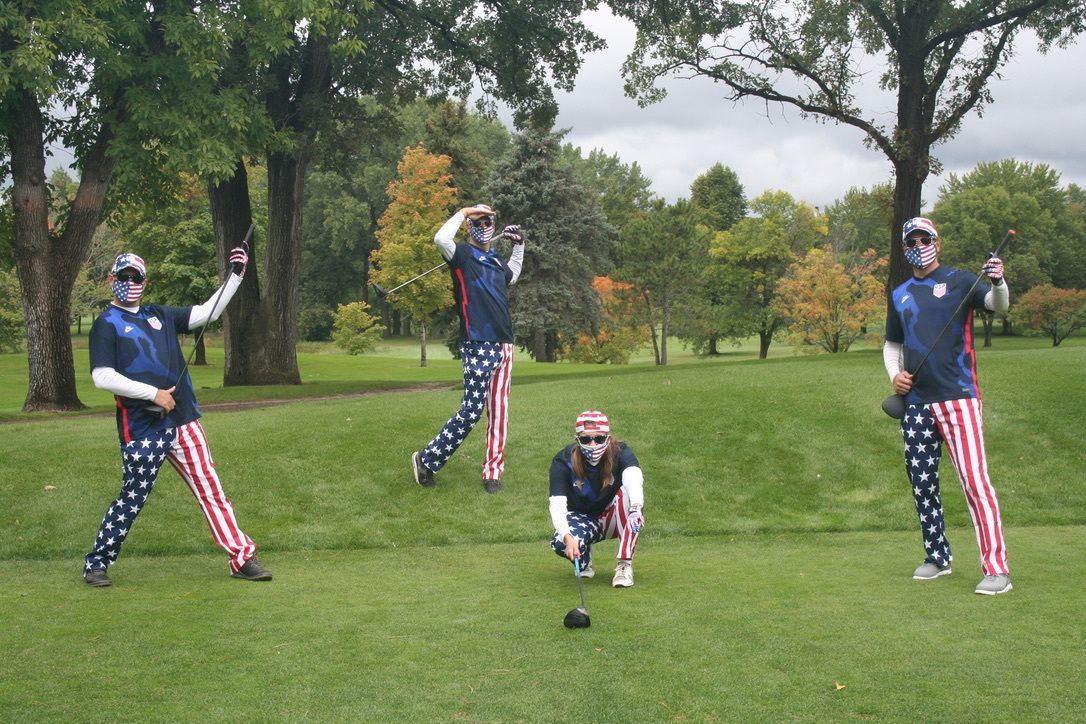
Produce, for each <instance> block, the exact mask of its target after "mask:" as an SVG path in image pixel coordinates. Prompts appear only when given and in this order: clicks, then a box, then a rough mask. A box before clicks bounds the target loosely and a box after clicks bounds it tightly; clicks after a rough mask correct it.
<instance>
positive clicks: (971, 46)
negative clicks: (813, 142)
mask: <svg viewBox="0 0 1086 724" xmlns="http://www.w3.org/2000/svg"><path fill="white" fill-rule="evenodd" d="M609 4H610V6H611V7H612V8H613V9H614V11H615V12H616V13H617V14H619V15H621V16H623V17H627V18H629V19H631V20H633V21H634V23H635V24H636V25H637V31H638V36H637V42H636V44H635V46H634V50H633V52H632V53H631V55H630V57H629V58H628V59H627V61H626V65H625V67H624V71H625V76H626V92H627V94H628V95H631V96H634V97H636V98H638V100H639V102H641V103H642V104H646V103H651V102H654V101H658V100H660V99H661V98H663V97H664V95H665V91H664V90H662V89H660V88H658V87H656V85H655V83H656V81H657V80H659V79H660V78H662V77H665V76H676V77H684V78H686V77H696V76H703V77H706V78H709V79H711V80H713V81H714V82H718V83H721V84H723V85H724V86H726V87H727V88H728V89H729V91H730V96H729V99H730V100H733V101H737V100H742V99H744V98H758V99H763V100H764V101H766V102H772V103H781V104H786V105H791V106H794V107H795V108H797V109H799V111H800V112H801V113H802V114H803V115H804V116H815V117H818V118H822V119H832V120H835V121H837V122H839V123H844V124H847V125H851V126H854V127H855V128H857V129H859V130H860V131H861V132H862V133H863V134H864V140H865V142H866V143H867V144H869V145H872V146H874V147H876V148H878V149H879V150H880V151H882V153H883V154H884V155H885V156H886V158H887V159H888V160H889V161H890V163H891V165H892V166H893V168H894V216H893V224H892V228H893V229H895V230H896V229H900V228H901V226H902V224H903V223H904V222H905V220H906V219H908V218H909V217H912V216H917V215H918V214H919V212H920V208H921V192H922V190H923V186H924V181H925V180H926V179H927V177H928V175H929V174H930V173H931V172H932V171H933V170H936V169H937V168H938V162H937V161H936V160H935V159H933V158H932V156H931V149H932V147H933V146H935V145H937V144H939V143H941V142H943V141H946V140H947V139H949V138H951V137H952V136H953V135H954V134H955V133H956V132H957V131H958V129H959V127H960V125H961V122H962V119H963V118H964V117H965V116H966V115H967V114H968V113H970V112H972V111H977V112H978V113H979V112H981V111H982V109H983V108H984V106H985V105H986V104H987V103H989V102H990V101H991V92H990V91H989V90H988V87H987V86H988V81H989V80H990V79H991V77H992V76H993V75H995V74H997V73H998V71H999V68H1000V67H1001V66H1002V65H1003V64H1005V63H1006V62H1007V60H1008V59H1009V58H1010V56H1011V48H1012V44H1013V41H1014V40H1015V38H1016V37H1017V36H1018V34H1019V33H1020V32H1022V31H1023V30H1027V29H1028V30H1032V31H1033V32H1035V33H1036V35H1037V37H1038V38H1039V44H1040V49H1041V50H1042V51H1047V50H1048V49H1050V48H1051V47H1052V45H1053V44H1061V45H1063V44H1068V43H1070V42H1071V40H1072V39H1073V38H1074V37H1075V36H1076V35H1077V34H1078V33H1080V32H1082V30H1083V27H1084V22H1086V21H1084V18H1086V13H1084V12H1083V3H1082V0H998V1H996V2H992V1H990V0H963V1H962V2H946V1H945V0H935V1H933V0H896V1H895V2H894V3H890V2H888V1H887V0H860V1H859V2H855V1H853V0H827V1H826V2H819V3H799V4H797V3H794V2H790V1H789V0H766V2H761V3H743V4H736V3H719V4H718V3H704V2H679V0H611V2H610V3H609ZM871 56H875V57H876V59H877V60H881V62H882V63H883V66H884V70H883V72H882V74H881V76H880V77H879V85H880V86H881V87H882V88H883V89H885V90H887V91H892V92H893V93H894V96H895V97H894V99H893V101H892V102H893V104H894V106H895V107H896V110H895V111H892V118H893V120H892V122H890V123H885V122H883V120H882V119H883V118H884V117H885V116H886V115H887V114H886V110H887V109H886V108H883V107H875V106H872V107H871V108H870V109H865V108H862V107H861V106H860V105H859V100H860V99H861V98H867V97H869V94H868V93H866V92H860V91H861V90H866V89H861V88H860V85H861V83H862V82H863V81H864V79H865V78H866V77H869V73H868V69H869V68H870V67H871V65H872V57H871ZM887 100H888V101H889V100H890V99H887ZM887 105H889V103H887ZM887 241H888V242H889V249H890V281H889V285H888V289H893V288H894V287H895V286H897V284H899V283H900V282H901V281H904V279H906V278H907V277H908V275H909V271H908V268H907V266H906V264H905V260H904V256H903V254H902V250H901V244H900V243H899V238H898V235H897V234H895V233H893V232H891V234H890V235H889V239H887Z"/></svg>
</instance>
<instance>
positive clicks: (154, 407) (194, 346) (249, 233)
mask: <svg viewBox="0 0 1086 724" xmlns="http://www.w3.org/2000/svg"><path fill="white" fill-rule="evenodd" d="M255 228H256V225H255V224H249V230H248V231H246V232H245V238H244V239H242V241H241V244H242V246H245V247H246V248H248V246H249V240H250V239H252V238H253V230H254V229H255ZM226 278H227V280H229V279H230V274H229V273H227V276H226ZM224 291H226V282H223V285H222V286H221V287H219V293H218V294H216V295H215V301H214V302H212V303H211V313H210V314H208V315H207V322H206V323H205V324H204V325H203V326H201V327H200V332H199V334H197V335H196V340H195V341H194V342H193V343H192V351H191V352H189V356H188V357H186V358H185V363H184V364H183V365H181V371H180V372H178V373H177V379H176V380H174V381H173V386H174V387H175V388H176V387H177V385H179V384H180V383H181V378H182V377H184V376H185V372H187V371H188V368H189V364H191V362H192V358H193V356H194V355H195V354H196V349H197V348H198V347H199V346H200V340H202V339H203V338H204V332H206V331H207V328H208V327H209V326H211V322H212V320H214V319H215V309H216V308H217V307H218V306H219V300H220V299H222V293H223V292H224ZM148 409H149V410H151V411H154V412H159V413H160V414H164V413H165V412H166V411H165V410H164V409H163V408H161V407H159V406H158V405H154V404H152V405H148Z"/></svg>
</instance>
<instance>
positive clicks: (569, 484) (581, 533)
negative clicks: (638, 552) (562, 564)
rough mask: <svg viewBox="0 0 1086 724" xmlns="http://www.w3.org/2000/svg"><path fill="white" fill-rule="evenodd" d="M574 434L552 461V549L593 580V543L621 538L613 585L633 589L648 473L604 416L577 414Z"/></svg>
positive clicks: (598, 413) (588, 413) (590, 413)
mask: <svg viewBox="0 0 1086 724" xmlns="http://www.w3.org/2000/svg"><path fill="white" fill-rule="evenodd" d="M573 435H574V440H573V442H572V443H571V444H569V445H566V446H565V447H564V448H562V449H561V450H559V451H558V454H557V455H555V456H554V459H553V460H552V461H551V473H550V478H551V480H550V484H551V494H550V513H551V523H552V524H553V525H554V537H553V538H552V539H551V548H553V549H554V552H555V553H557V554H558V555H560V556H565V557H566V558H569V559H570V560H573V561H577V562H578V563H577V565H578V566H579V568H580V570H581V576H583V577H584V578H592V576H594V575H596V572H595V570H594V569H593V568H592V544H593V543H598V542H599V541H601V540H606V539H608V538H618V539H619V540H618V552H617V554H616V558H618V565H617V566H615V576H614V578H613V579H611V585H612V586H614V587H616V588H629V587H630V586H632V585H633V584H634V580H633V557H634V551H635V549H636V548H637V536H638V534H639V533H640V532H641V528H642V527H643V526H644V525H645V517H644V515H643V514H642V509H643V508H644V505H645V490H644V475H643V474H642V473H641V467H640V465H639V463H638V462H637V457H636V456H635V455H634V453H633V450H631V449H630V448H629V447H627V446H626V443H624V442H621V441H619V440H616V439H615V438H614V437H612V435H611V424H610V422H609V421H608V419H607V415H605V414H603V413H602V412H599V411H598V410H587V411H585V412H582V413H581V414H580V415H578V416H577V421H576V422H575V423H574V426H573Z"/></svg>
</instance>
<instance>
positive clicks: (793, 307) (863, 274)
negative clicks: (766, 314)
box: [775, 244, 887, 353]
mask: <svg viewBox="0 0 1086 724" xmlns="http://www.w3.org/2000/svg"><path fill="white" fill-rule="evenodd" d="M886 263H887V262H886V260H885V259H881V258H879V256H878V254H877V253H876V252H875V250H874V249H867V250H866V251H864V252H863V253H862V254H861V255H860V259H859V260H858V261H856V262H852V263H849V264H848V265H847V266H846V265H845V264H844V263H842V262H841V261H840V260H839V259H837V258H836V256H835V254H834V251H833V246H832V245H831V244H826V245H825V246H822V247H820V248H815V249H811V250H810V251H809V252H807V255H806V256H805V257H803V259H802V260H800V261H797V262H795V263H794V264H792V266H791V268H789V270H788V275H787V276H786V277H785V278H784V279H782V280H781V281H780V283H779V284H777V294H776V300H775V301H776V309H777V311H778V312H779V313H780V314H781V316H783V317H785V318H786V319H787V320H788V328H789V330H790V331H791V332H793V334H794V335H795V337H796V339H797V341H798V342H799V344H801V345H817V346H818V347H820V348H821V349H823V350H825V351H827V352H832V353H836V352H847V351H848V350H849V347H851V346H852V343H853V342H855V341H857V340H859V339H863V338H864V337H866V336H867V324H868V322H869V320H870V319H871V318H872V317H873V316H875V315H878V314H879V313H880V312H881V311H882V309H883V301H884V300H883V290H884V288H885V282H884V281H883V280H882V279H881V278H879V276H878V274H877V272H878V271H879V270H880V269H881V268H882V267H883V266H885V265H886Z"/></svg>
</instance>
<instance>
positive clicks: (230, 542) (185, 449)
mask: <svg viewBox="0 0 1086 724" xmlns="http://www.w3.org/2000/svg"><path fill="white" fill-rule="evenodd" d="M168 459H169V461H170V463H171V464H172V465H173V466H174V468H176V469H177V472H178V473H180V475H181V477H182V478H184V480H185V482H186V483H187V484H188V486H189V490H191V491H192V494H193V495H194V496H196V502H197V503H199V504H200V510H202V511H203V513H204V517H205V518H206V519H207V524H208V527H209V528H211V536H212V537H213V538H214V539H215V543H216V544H217V545H218V546H219V547H220V548H222V549H223V550H225V551H226V552H227V553H229V554H230V572H231V573H237V571H238V569H239V568H241V567H242V566H243V565H244V564H245V561H247V560H249V559H250V558H252V557H253V554H254V553H256V544H255V543H253V541H252V539H250V538H249V536H247V535H245V533H243V532H242V530H241V528H240V527H239V526H238V520H237V517H235V515H234V507H233V506H232V505H231V504H230V500H229V499H228V498H227V497H226V493H225V492H224V491H223V489H222V483H221V482H219V476H218V474H217V473H216V472H215V461H214V460H212V459H211V448H210V447H209V446H208V444H207V436H206V435H205V434H204V427H203V425H201V424H200V421H199V420H193V421H192V422H189V423H186V424H184V425H182V426H181V427H179V428H177V437H176V438H175V439H174V442H173V446H172V447H171V448H170V453H169V455H168Z"/></svg>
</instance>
